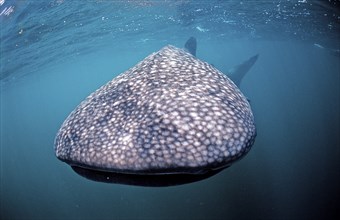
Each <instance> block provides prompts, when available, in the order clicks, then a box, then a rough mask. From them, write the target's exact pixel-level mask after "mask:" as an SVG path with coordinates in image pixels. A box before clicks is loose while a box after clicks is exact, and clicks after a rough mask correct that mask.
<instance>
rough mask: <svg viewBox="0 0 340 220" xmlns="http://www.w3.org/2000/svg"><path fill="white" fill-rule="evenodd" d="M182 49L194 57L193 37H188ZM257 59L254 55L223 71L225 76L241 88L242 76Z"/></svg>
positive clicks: (195, 48) (195, 46)
mask: <svg viewBox="0 0 340 220" xmlns="http://www.w3.org/2000/svg"><path fill="white" fill-rule="evenodd" d="M184 48H185V50H186V51H188V52H189V53H191V54H192V55H193V56H196V50H197V40H196V38H195V37H190V38H189V39H188V40H187V41H186V42H185V44H184ZM258 57H259V54H256V55H254V56H252V57H250V58H249V59H248V60H246V61H244V62H242V63H241V64H239V65H237V66H235V67H233V68H232V69H230V70H228V71H224V72H225V74H226V75H227V76H228V77H229V78H230V79H231V80H232V81H233V82H234V83H235V84H236V86H237V87H239V88H240V87H241V82H242V80H243V78H244V76H245V75H246V74H247V73H248V71H249V70H250V68H251V67H252V66H253V65H254V64H255V62H256V61H257V59H258Z"/></svg>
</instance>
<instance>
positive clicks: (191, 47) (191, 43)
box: [184, 37, 197, 56]
mask: <svg viewBox="0 0 340 220" xmlns="http://www.w3.org/2000/svg"><path fill="white" fill-rule="evenodd" d="M184 48H185V49H186V50H187V51H188V52H189V53H191V55H193V56H196V48H197V40H196V38H195V37H190V38H189V39H188V40H187V41H186V42H185V44H184Z"/></svg>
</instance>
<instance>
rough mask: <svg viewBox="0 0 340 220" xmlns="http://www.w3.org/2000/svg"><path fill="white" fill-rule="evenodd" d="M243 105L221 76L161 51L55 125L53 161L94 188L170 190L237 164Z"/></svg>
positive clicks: (245, 115)
mask: <svg viewBox="0 0 340 220" xmlns="http://www.w3.org/2000/svg"><path fill="white" fill-rule="evenodd" d="M255 137H256V127H255V122H254V116H253V113H252V110H251V106H250V104H249V102H248V101H247V99H246V97H245V96H244V95H243V94H242V92H241V91H240V89H239V88H238V87H237V86H236V85H235V84H234V83H233V82H232V81H231V80H230V79H229V78H228V77H227V76H226V75H225V74H223V73H222V72H220V71H219V70H218V69H216V68H215V67H214V66H212V65H210V64H209V63H207V62H204V61H202V60H200V59H198V58H196V57H195V56H193V55H192V54H190V53H189V52H187V51H186V50H184V49H179V48H177V47H174V46H171V45H168V46H165V47H163V48H162V49H160V50H159V51H157V52H154V53H152V54H151V55H149V56H147V57H146V58H145V59H143V60H142V61H140V62H139V63H138V64H137V65H135V66H134V67H132V68H130V69H129V70H127V71H125V72H123V73H121V74H119V75H118V76H117V77H115V78H113V79H112V80H111V81H109V82H108V83H107V84H105V85H103V86H102V87H100V88H99V89H97V90H96V91H95V92H93V93H92V94H90V95H89V96H88V97H87V98H86V99H85V100H84V101H82V102H81V103H80V104H79V105H78V106H77V107H76V108H75V109H74V110H73V111H72V112H71V113H70V115H69V116H68V117H67V118H66V119H65V121H64V122H63V124H62V125H61V127H60V129H59V131H58V133H57V135H56V138H55V144H54V150H55V155H56V157H57V158H58V159H60V160H61V161H63V162H65V163H67V164H68V165H70V166H71V167H72V169H73V170H74V171H75V172H76V173H78V174H79V175H81V176H83V177H85V178H87V179H90V180H94V181H99V182H106V183H118V184H128V185H137V186H149V187H150V186H173V185H180V184H185V183H191V182H195V181H199V180H203V179H206V178H208V177H211V176H213V175H215V174H216V173H218V172H220V171H222V170H223V169H225V168H227V167H229V166H231V165H232V164H233V163H234V162H236V161H238V160H240V159H241V158H242V157H244V156H245V155H246V154H247V153H248V152H249V150H250V149H251V146H252V145H253V144H254V141H255Z"/></svg>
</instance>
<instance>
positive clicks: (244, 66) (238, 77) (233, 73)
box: [228, 54, 259, 88]
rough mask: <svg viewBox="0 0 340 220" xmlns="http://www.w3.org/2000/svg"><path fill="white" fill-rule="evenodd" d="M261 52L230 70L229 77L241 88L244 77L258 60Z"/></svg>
mask: <svg viewBox="0 0 340 220" xmlns="http://www.w3.org/2000/svg"><path fill="white" fill-rule="evenodd" d="M258 57H259V54H256V55H255V56H252V57H250V58H249V59H248V60H246V61H244V62H243V63H241V64H239V65H237V66H235V67H234V68H232V69H231V70H229V71H228V73H229V74H228V77H229V78H230V79H231V80H232V81H233V82H234V83H235V84H236V86H237V87H239V88H240V85H241V82H242V79H243V77H244V76H245V75H246V73H247V72H248V71H249V70H250V68H251V67H252V66H253V65H254V63H255V62H256V60H257V59H258Z"/></svg>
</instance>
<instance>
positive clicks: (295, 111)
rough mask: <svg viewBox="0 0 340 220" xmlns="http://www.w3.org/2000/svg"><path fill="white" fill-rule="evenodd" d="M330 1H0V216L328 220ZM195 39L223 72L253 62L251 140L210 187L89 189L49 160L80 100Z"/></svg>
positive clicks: (336, 185) (334, 185) (334, 97)
mask: <svg viewBox="0 0 340 220" xmlns="http://www.w3.org/2000/svg"><path fill="white" fill-rule="evenodd" d="M339 6H340V3H339V1H309V0H290V1H289V0H287V1H222V0H211V1H184V0H182V1H179V0H177V1H176V0H173V1H170V0H161V1H104V0H103V1H99V0H98V1H95V0H92V1H80V0H79V1H68V0H54V1H33V0H32V1H14V0H0V22H1V23H0V25H1V26H0V28H1V29H0V34H1V38H0V40H1V45H0V79H1V81H0V83H1V84H0V85H1V90H0V92H1V103H0V107H1V118H0V120H1V127H0V129H1V136H0V138H1V148H0V174H1V175H0V178H1V179H0V208H1V210H0V212H1V213H0V214H1V215H0V218H1V219H4V220H5V219H339V218H340V135H339V134H340V118H339V116H340V55H339V54H340V52H339V49H340V10H339ZM190 36H195V37H196V38H197V42H198V46H197V57H198V58H199V59H202V60H204V61H207V62H209V63H212V64H214V65H215V67H216V68H218V69H219V70H221V71H222V72H228V70H229V69H231V68H232V67H234V66H236V65H237V64H239V63H241V62H243V61H245V60H246V59H248V58H249V57H250V56H253V55H255V54H257V53H258V54H259V59H258V61H257V62H256V63H255V65H254V66H253V67H252V69H251V70H250V71H249V73H248V74H247V75H246V76H245V78H244V81H243V82H242V85H241V90H242V91H243V92H244V94H245V95H246V96H247V98H248V99H249V100H250V102H251V106H252V109H253V112H254V115H255V121H256V125H257V137H256V141H255V144H254V146H253V147H252V149H251V151H250V152H249V153H248V154H247V155H246V156H245V157H244V158H243V159H241V160H240V161H238V162H236V163H235V164H233V165H232V166H231V167H229V168H228V169H225V170H224V171H222V172H220V173H218V174H217V175H215V176H213V177H210V178H208V179H205V180H202V181H199V182H195V183H190V184H185V185H180V186H172V187H164V188H158V187H140V186H128V185H119V184H107V183H100V182H94V181H90V180H87V179H85V178H83V177H81V176H79V175H77V174H76V173H75V172H73V171H72V169H71V168H70V167H69V166H68V165H67V164H66V163H63V162H61V161H59V160H58V159H57V158H56V157H55V154H54V139H55V135H56V133H57V131H58V129H59V128H60V126H61V124H62V122H63V121H64V120H65V118H66V117H67V116H68V114H69V113H70V112H71V111H72V110H73V109H74V108H75V107H76V106H77V105H78V104H79V103H80V102H81V101H82V100H83V99H84V98H86V97H87V96H88V95H89V94H90V93H91V92H93V91H95V90H96V89H97V88H99V87H100V86H101V85H103V84H105V83H107V82H108V81H110V80H111V79H112V78H114V77H115V76H117V75H118V74H120V73H122V72H124V71H125V70H127V69H129V68H130V67H133V66H134V65H135V64H136V63H138V62H139V61H141V60H142V59H144V58H145V57H146V56H148V55H149V54H151V53H152V52H155V51H158V50H159V49H161V48H162V47H163V46H165V45H168V44H171V45H174V46H177V47H180V48H182V47H183V46H184V43H185V41H186V40H187V39H188V38H189V37H190Z"/></svg>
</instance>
